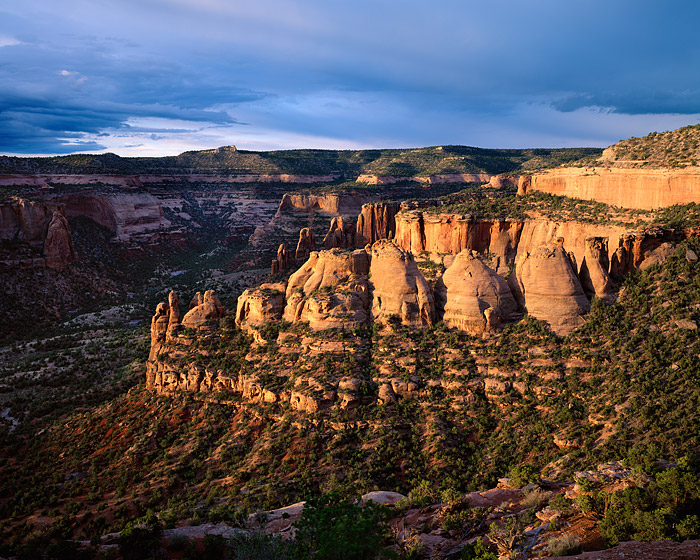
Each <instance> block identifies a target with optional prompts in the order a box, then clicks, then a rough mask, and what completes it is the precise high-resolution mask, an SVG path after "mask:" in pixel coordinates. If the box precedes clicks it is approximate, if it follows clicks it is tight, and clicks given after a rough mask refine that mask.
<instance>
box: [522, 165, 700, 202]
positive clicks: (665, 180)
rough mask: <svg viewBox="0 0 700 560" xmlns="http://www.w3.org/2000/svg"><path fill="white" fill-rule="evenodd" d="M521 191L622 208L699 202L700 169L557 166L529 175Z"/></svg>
mask: <svg viewBox="0 0 700 560" xmlns="http://www.w3.org/2000/svg"><path fill="white" fill-rule="evenodd" d="M523 191H524V192H528V191H540V192H546V193H550V194H555V195H563V196H570V197H573V198H583V199H586V200H597V201H598V202H604V203H605V204H611V205H613V206H621V207H623V208H640V209H644V210H653V209H656V208H665V207H667V206H672V205H674V204H688V203H690V202H696V203H697V202H700V168H699V167H686V168H683V169H622V168H616V167H566V168H558V169H551V170H548V171H544V172H542V173H536V174H534V175H532V177H531V178H530V183H529V185H526V186H524V187H523ZM519 192H520V189H519Z"/></svg>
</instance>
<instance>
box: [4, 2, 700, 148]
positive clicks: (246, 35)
mask: <svg viewBox="0 0 700 560" xmlns="http://www.w3.org/2000/svg"><path fill="white" fill-rule="evenodd" d="M669 6H671V5H669V4H666V5H663V4H662V3H660V2H655V1H639V0H638V1H635V2H632V1H627V0H624V1H621V0H617V1H616V0H607V1H605V2H602V1H597V0H593V1H586V2H582V1H579V0H572V1H570V2H561V1H560V0H557V1H554V0H535V1H532V2H525V1H516V0H509V1H506V0H494V1H492V2H489V3H488V4H487V3H483V2H473V1H465V0H460V1H457V0H443V1H441V2H437V3H427V2H419V1H417V0H416V1H414V0H402V1H398V0H371V1H370V0H354V1H353V2H347V1H344V0H341V1H339V2H327V1H320V0H303V1H302V0H284V1H283V0H257V1H249V0H237V1H236V2H229V1H226V0H197V1H195V0H139V1H135V0H121V1H120V2H107V1H105V0H97V1H96V0H92V1H88V0H64V1H63V2H60V3H57V2H50V1H49V0H24V1H23V2H21V3H19V2H9V1H7V2H2V1H1V0H0V152H1V153H11V154H23V153H25V154H30V153H31V154H42V153H46V154H49V153H70V152H77V151H107V150H109V151H113V152H117V153H121V154H125V155H135V154H140V153H143V154H149V155H150V154H165V153H177V152H179V151H183V150H186V149H196V148H206V147H214V146H218V145H223V144H236V145H238V146H239V147H242V148H250V149H274V148H289V147H321V148H323V147H345V148H349V147H384V146H424V145H435V144H448V143H458V144H470V145H478V146H484V147H525V146H528V147H534V146H539V147H552V146H577V145H597V146H605V145H608V144H610V143H613V142H615V141H617V140H619V139H620V138H624V137H627V136H631V135H642V134H646V133H648V132H651V131H653V130H661V129H670V128H675V127H678V126H682V125H685V124H695V123H697V122H699V121H700V95H699V92H700V74H699V73H698V72H696V71H695V69H696V68H698V67H699V65H700V35H698V34H697V32H696V30H695V26H696V22H697V21H698V20H699V19H700V5H698V4H697V3H695V2H686V1H679V2H674V3H673V4H672V6H671V7H672V8H673V9H671V8H670V7H669Z"/></svg>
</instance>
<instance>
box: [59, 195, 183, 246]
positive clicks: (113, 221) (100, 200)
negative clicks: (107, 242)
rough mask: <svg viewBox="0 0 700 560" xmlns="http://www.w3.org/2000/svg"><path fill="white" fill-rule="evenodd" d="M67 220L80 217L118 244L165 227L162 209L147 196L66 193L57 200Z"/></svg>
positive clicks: (153, 198)
mask: <svg viewBox="0 0 700 560" xmlns="http://www.w3.org/2000/svg"><path fill="white" fill-rule="evenodd" d="M56 200H57V201H59V202H60V204H61V205H63V207H64V208H65V214H66V216H67V217H68V218H73V217H78V216H83V217H86V218H90V219H92V220H94V221H95V222H97V223H98V224H100V225H101V226H104V227H106V228H108V229H109V230H110V231H112V232H113V233H114V236H115V238H116V239H117V240H119V241H122V242H124V241H129V240H130V239H131V238H132V237H134V236H137V235H140V234H144V233H149V232H153V231H157V230H159V229H163V228H167V227H169V226H170V222H169V221H168V220H166V219H165V217H164V216H163V208H162V206H161V204H160V202H159V201H158V199H156V198H155V197H154V196H153V195H151V194H149V193H134V194H131V193H124V194H113V195H112V194H80V193H74V194H67V195H63V196H60V197H57V198H56Z"/></svg>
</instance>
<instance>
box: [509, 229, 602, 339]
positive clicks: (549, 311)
mask: <svg viewBox="0 0 700 560" xmlns="http://www.w3.org/2000/svg"><path fill="white" fill-rule="evenodd" d="M509 284H510V287H511V289H512V290H513V293H514V294H515V297H516V298H517V299H518V301H519V303H520V305H521V306H522V307H523V309H524V310H525V311H527V313H529V314H530V315H532V316H533V317H535V318H537V319H540V320H542V321H546V322H547V323H549V325H550V327H551V328H552V330H553V331H554V332H555V333H557V334H559V335H565V334H568V333H570V332H571V331H572V330H574V329H575V328H576V327H578V326H580V325H582V324H583V321H584V319H583V317H584V315H585V314H586V313H588V310H589V309H590V303H589V301H588V299H587V298H586V296H585V294H584V293H583V288H582V286H581V282H580V281H579V278H578V275H577V274H576V268H575V266H574V263H573V262H572V260H571V257H570V255H569V254H568V253H567V251H566V250H565V249H564V247H563V240H562V239H560V240H559V241H558V243H557V244H556V245H542V246H539V247H536V248H535V249H534V250H532V251H527V252H524V253H521V254H519V255H518V258H517V261H516V265H515V274H513V275H511V277H510V279H509Z"/></svg>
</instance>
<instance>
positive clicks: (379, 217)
mask: <svg viewBox="0 0 700 560" xmlns="http://www.w3.org/2000/svg"><path fill="white" fill-rule="evenodd" d="M400 210H401V204H400V203H398V202H371V203H368V204H364V205H363V206H362V211H361V212H360V215H359V216H358V217H357V227H356V230H355V245H356V246H357V247H364V246H365V245H368V244H372V243H374V242H375V241H379V240H380V239H393V238H394V233H395V232H396V219H395V218H396V215H397V214H398V213H399V211H400Z"/></svg>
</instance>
